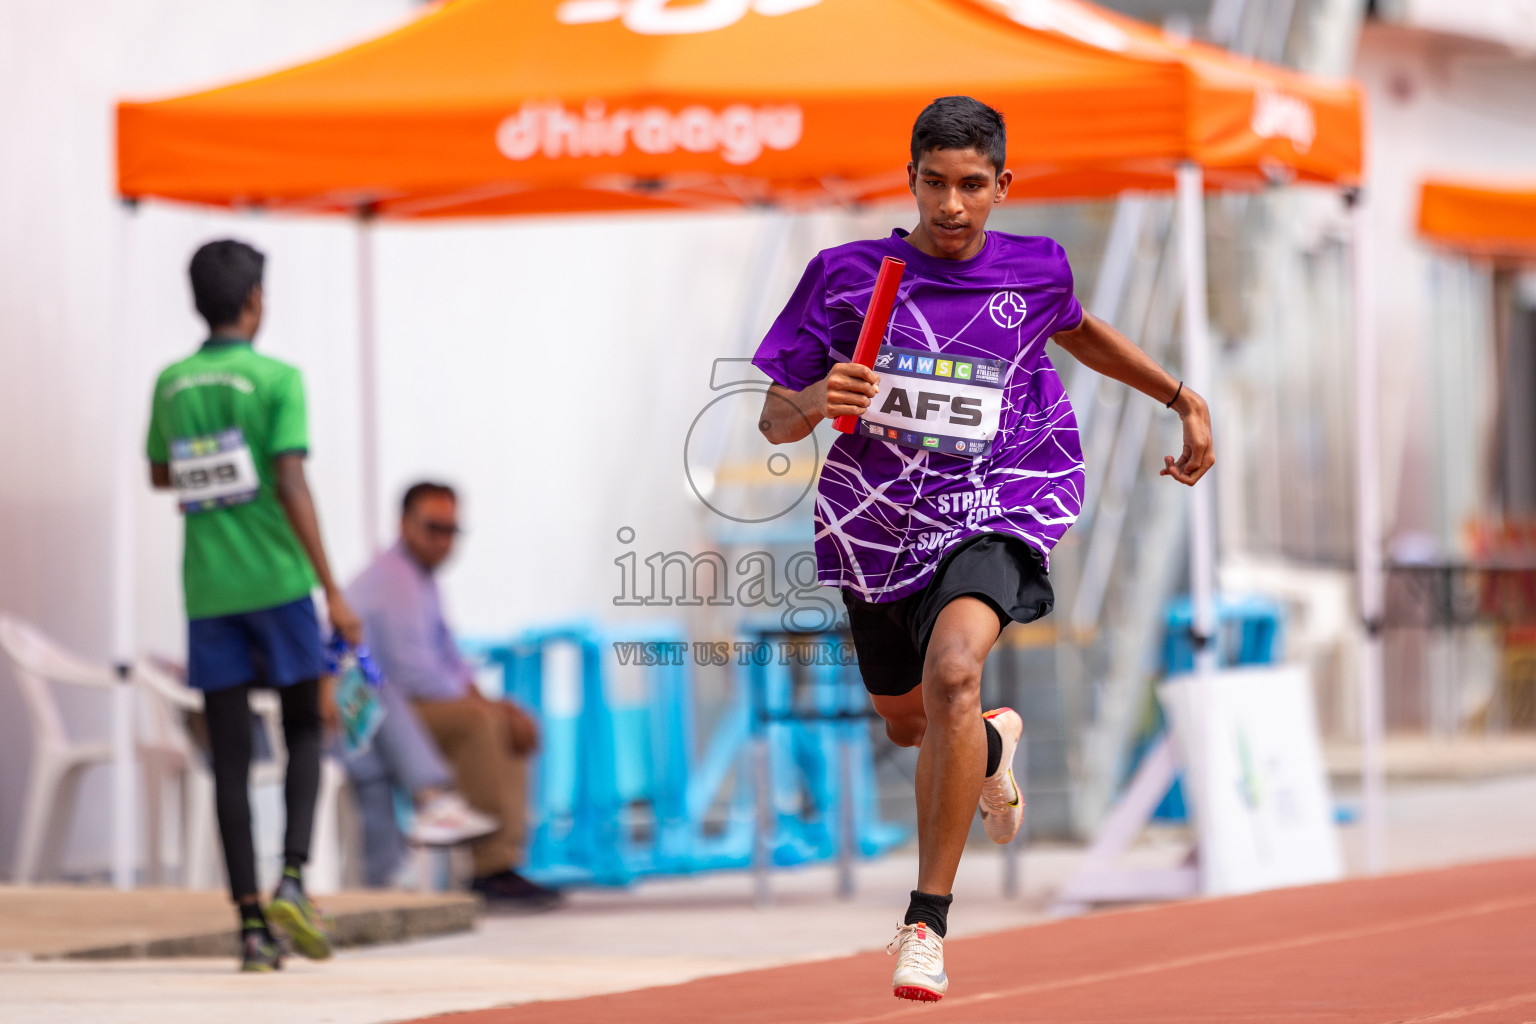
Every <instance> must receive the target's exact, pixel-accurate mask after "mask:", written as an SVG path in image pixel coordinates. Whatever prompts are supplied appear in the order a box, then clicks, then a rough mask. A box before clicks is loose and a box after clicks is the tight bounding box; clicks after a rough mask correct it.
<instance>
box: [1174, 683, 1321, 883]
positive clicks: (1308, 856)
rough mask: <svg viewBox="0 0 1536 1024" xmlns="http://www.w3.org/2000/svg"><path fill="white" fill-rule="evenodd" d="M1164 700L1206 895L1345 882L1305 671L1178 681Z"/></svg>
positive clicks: (1310, 690)
mask: <svg viewBox="0 0 1536 1024" xmlns="http://www.w3.org/2000/svg"><path fill="white" fill-rule="evenodd" d="M1197 687H1198V688H1199V690H1203V691H1204V692H1203V693H1200V696H1199V698H1198V700H1197V699H1196V693H1197ZM1158 698H1159V699H1160V700H1161V701H1162V704H1163V708H1164V710H1165V711H1166V712H1167V715H1168V721H1169V727H1170V731H1171V733H1172V735H1173V738H1174V743H1175V745H1176V746H1177V748H1178V749H1179V751H1180V753H1181V755H1182V757H1183V761H1184V765H1185V774H1184V791H1185V794H1186V797H1187V798H1188V799H1189V801H1190V804H1191V807H1192V810H1193V812H1194V817H1195V824H1196V828H1197V829H1198V831H1199V837H1200V874H1201V888H1202V890H1203V891H1204V892H1205V894H1206V895H1208V896H1215V895H1226V894H1231V893H1244V892H1257V891H1259V890H1261V889H1277V888H1281V887H1284V886H1289V885H1309V884H1312V883H1315V882H1331V881H1335V880H1337V879H1339V878H1342V877H1343V875H1344V862H1343V857H1342V856H1341V854H1340V852H1339V840H1338V833H1337V832H1336V831H1335V829H1334V824H1333V801H1332V798H1331V796H1330V795H1329V792H1328V779H1327V774H1326V770H1325V768H1324V765H1323V756H1322V750H1321V745H1320V743H1319V742H1318V734H1317V716H1316V714H1315V712H1314V710H1313V705H1312V685H1311V680H1310V679H1309V678H1308V675H1307V672H1306V670H1305V669H1304V668H1301V667H1299V666H1280V667H1264V668H1248V669H1232V670H1227V671H1223V672H1218V673H1215V674H1214V675H1213V676H1211V677H1210V679H1209V680H1208V681H1206V682H1205V683H1204V684H1201V683H1199V682H1197V680H1196V679H1195V677H1193V676H1178V677H1175V678H1174V679H1171V680H1170V681H1169V682H1168V683H1166V684H1165V685H1163V686H1161V687H1159V688H1158ZM1202 735H1203V736H1204V737H1205V739H1204V741H1203V742H1200V741H1194V740H1193V738H1194V737H1199V736H1202Z"/></svg>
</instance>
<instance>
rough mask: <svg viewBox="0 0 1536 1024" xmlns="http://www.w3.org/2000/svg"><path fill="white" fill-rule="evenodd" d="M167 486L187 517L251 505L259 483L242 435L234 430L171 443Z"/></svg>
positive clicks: (236, 429)
mask: <svg viewBox="0 0 1536 1024" xmlns="http://www.w3.org/2000/svg"><path fill="white" fill-rule="evenodd" d="M171 485H172V486H173V487H175V488H176V497H177V499H178V500H179V501H180V503H181V510H182V512H185V513H188V514H191V513H193V512H206V511H208V510H209V509H215V508H228V507H229V506H231V505H244V504H245V503H246V502H248V501H254V500H256V492H257V490H259V489H260V487H261V481H260V479H259V478H258V477H257V476H256V463H255V462H254V461H253V460H252V459H251V449H250V448H249V447H247V446H246V443H245V435H244V434H242V433H241V432H240V428H239V427H234V428H231V429H229V430H226V431H223V432H222V433H219V434H213V435H211V436H208V437H190V438H183V439H181V440H177V441H172V442H171Z"/></svg>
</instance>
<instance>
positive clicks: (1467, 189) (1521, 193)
mask: <svg viewBox="0 0 1536 1024" xmlns="http://www.w3.org/2000/svg"><path fill="white" fill-rule="evenodd" d="M1419 233H1420V234H1421V235H1423V236H1424V237H1425V238H1426V239H1428V240H1429V241H1430V242H1433V243H1434V244H1436V245H1440V246H1444V247H1446V248H1450V249H1458V250H1460V251H1462V252H1470V253H1474V254H1477V255H1481V256H1491V257H1494V258H1496V259H1510V260H1532V259H1536V186H1532V187H1529V188H1525V189H1516V188H1511V187H1503V188H1496V187H1485V186H1477V185H1467V184H1454V183H1451V182H1445V181H1427V182H1425V183H1424V188H1423V191H1422V192H1421V194H1420V196H1419Z"/></svg>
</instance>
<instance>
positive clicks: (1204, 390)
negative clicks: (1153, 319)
mask: <svg viewBox="0 0 1536 1024" xmlns="http://www.w3.org/2000/svg"><path fill="white" fill-rule="evenodd" d="M1178 206H1179V209H1178V216H1179V269H1180V277H1181V279H1182V282H1183V287H1184V299H1183V313H1184V315H1183V322H1184V382H1185V385H1186V386H1187V387H1189V388H1190V389H1191V390H1193V391H1195V392H1197V393H1198V394H1199V395H1200V396H1201V397H1202V398H1204V399H1205V400H1206V401H1207V402H1210V401H1212V400H1213V395H1214V389H1213V386H1212V385H1213V383H1214V381H1213V377H1214V375H1213V373H1212V371H1211V331H1210V320H1209V315H1208V313H1207V311H1206V265H1205V174H1204V172H1203V171H1202V170H1201V169H1200V168H1199V167H1198V166H1196V165H1195V164H1183V165H1181V166H1180V167H1179V172H1178ZM1190 493H1191V501H1192V505H1191V507H1190V526H1189V529H1190V545H1189V572H1190V595H1191V602H1192V604H1193V609H1192V610H1193V613H1194V614H1193V621H1192V627H1193V632H1194V643H1195V668H1196V671H1197V672H1199V673H1201V674H1205V673H1208V672H1211V671H1214V670H1215V668H1216V646H1215V636H1216V544H1215V516H1214V515H1213V512H1214V507H1213V503H1212V501H1211V497H1212V493H1211V484H1210V481H1209V480H1202V481H1201V484H1200V485H1199V486H1196V487H1194V488H1193V489H1192V490H1191V492H1190Z"/></svg>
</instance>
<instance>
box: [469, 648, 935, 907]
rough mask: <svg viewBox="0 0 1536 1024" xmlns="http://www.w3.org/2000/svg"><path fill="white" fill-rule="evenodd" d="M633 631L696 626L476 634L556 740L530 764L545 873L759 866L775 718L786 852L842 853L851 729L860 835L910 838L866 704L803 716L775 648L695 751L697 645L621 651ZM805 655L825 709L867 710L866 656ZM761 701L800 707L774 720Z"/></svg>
mask: <svg viewBox="0 0 1536 1024" xmlns="http://www.w3.org/2000/svg"><path fill="white" fill-rule="evenodd" d="M629 641H638V642H642V643H657V642H659V643H662V644H666V645H682V644H684V643H685V635H684V633H683V630H682V628H681V627H680V626H677V625H673V624H655V623H652V624H648V625H646V626H645V627H644V628H643V629H637V628H604V627H600V626H596V625H593V624H590V623H575V624H570V625H565V626H559V627H554V628H543V629H537V630H530V631H528V632H526V633H523V634H521V635H520V636H518V637H516V638H514V639H512V640H510V641H504V642H500V643H496V642H480V643H471V644H466V650H467V652H468V653H470V654H471V655H472V656H475V657H478V658H479V659H480V660H481V661H482V662H483V663H485V664H488V665H493V666H495V667H496V668H497V669H499V670H500V674H501V680H502V689H503V692H504V693H505V694H506V695H507V696H509V697H511V698H513V699H515V700H517V701H518V702H519V703H521V704H523V705H524V706H526V707H527V708H529V709H530V710H531V711H532V712H533V713H534V714H535V715H537V717H538V718H539V721H540V724H541V727H542V733H543V749H542V751H541V753H540V755H539V757H538V758H536V759H535V767H534V771H533V774H532V776H531V778H530V796H531V800H530V803H531V807H530V811H531V812H532V815H533V817H534V821H535V825H534V828H533V831H532V833H531V836H530V842H529V850H528V863H527V871H528V873H529V874H530V875H532V876H533V877H536V878H538V879H540V880H541V881H547V882H553V883H558V884H575V883H588V884H599V885H624V884H627V883H629V882H631V881H633V880H634V879H635V878H637V877H641V876H646V875H658V874H686V873H691V872H697V871H707V870H718V869H725V868H744V867H746V866H748V865H749V864H750V863H751V861H752V853H753V848H754V839H755V836H756V817H755V812H754V793H753V788H752V784H751V783H752V780H753V775H752V771H751V758H750V754H751V741H752V739H753V736H754V733H755V732H756V731H757V730H759V729H763V728H766V729H768V730H769V732H771V734H772V738H773V742H774V744H775V745H776V748H777V749H776V752H775V754H774V756H773V758H772V761H773V764H774V773H773V787H772V789H773V794H774V796H773V799H774V800H775V802H776V803H782V806H783V807H784V809H785V813H784V814H783V815H781V816H780V818H779V820H778V823H777V825H776V827H775V830H774V836H773V837H772V840H771V842H772V845H773V847H774V849H775V850H776V851H777V852H776V853H775V858H774V859H775V861H776V862H777V863H783V864H796V863H804V862H806V861H809V860H819V859H826V858H827V857H830V856H832V855H833V854H834V852H835V850H836V845H837V836H838V830H837V824H836V822H835V820H834V819H833V817H832V812H831V809H832V808H835V807H837V806H838V803H837V801H838V798H839V796H840V792H839V786H840V785H841V783H840V779H841V774H840V772H839V769H838V760H837V757H838V756H839V754H840V752H841V751H842V750H843V748H844V746H845V745H848V744H851V745H852V748H851V749H852V751H853V754H854V759H853V764H854V765H855V770H854V781H853V785H854V791H853V796H854V820H855V822H856V823H857V831H856V832H855V835H856V836H857V837H858V840H859V849H860V850H861V852H863V853H864V854H866V855H872V854H875V853H878V852H880V851H882V850H884V849H888V848H889V847H890V846H891V845H894V844H895V843H898V842H900V841H902V840H903V839H904V838H905V836H906V832H905V830H904V829H901V828H898V827H894V826H890V825H886V824H884V823H881V822H879V821H878V820H877V819H876V817H875V813H874V806H875V795H876V794H875V782H874V769H873V760H872V756H871V754H870V750H869V736H868V729H867V727H866V726H865V724H864V722H863V721H862V719H853V718H849V717H842V718H837V717H830V718H828V717H823V718H819V719H816V720H809V721H800V720H795V721H791V720H789V718H788V717H787V716H790V715H791V714H792V713H793V712H794V709H793V708H792V707H791V704H790V699H791V689H792V686H791V670H790V668H789V666H787V665H780V664H777V658H775V659H774V662H773V663H770V664H769V665H766V666H758V665H755V664H749V665H748V666H746V667H742V668H738V669H737V670H736V672H735V673H734V677H735V680H736V682H735V693H734V694H733V699H732V701H731V702H730V704H729V706H728V707H727V709H726V710H725V712H724V714H723V715H722V716H721V718H720V720H719V721H718V723H717V724H716V727H715V730H714V732H713V734H712V735H711V736H710V738H709V741H708V743H707V744H706V745H705V747H704V750H703V751H702V754H701V755H700V756H698V757H695V756H694V751H695V750H696V744H695V740H696V737H695V729H696V725H695V720H694V702H693V680H692V675H691V658H689V657H686V656H685V657H683V658H681V659H678V658H667V659H659V662H660V663H657V664H650V665H642V664H631V665H628V666H625V665H621V664H620V662H619V659H618V658H617V657H616V656H615V644H622V643H624V642H629ZM672 649H673V650H674V651H678V650H682V651H686V650H687V648H686V647H673V648H672ZM775 653H777V652H775ZM562 664H563V665H564V666H565V667H566V671H565V672H561V671H560V670H559V666H560V665H562ZM805 671H806V672H807V673H809V675H808V676H807V679H808V680H809V682H808V684H802V687H804V686H805V685H808V686H809V692H810V694H811V700H812V704H813V707H814V709H815V710H816V711H817V713H818V714H824V715H825V714H830V715H833V716H837V715H847V714H852V713H853V712H852V711H851V710H850V709H852V708H854V706H855V705H854V704H851V703H849V702H850V701H856V703H857V707H858V709H859V710H860V711H862V708H863V707H864V706H865V698H864V691H863V688H862V686H860V685H858V682H857V677H856V675H854V676H852V677H851V682H852V684H853V685H852V686H850V685H849V684H850V677H849V675H848V673H849V672H850V671H854V672H856V670H853V669H851V668H846V667H840V666H835V665H834V666H814V667H810V668H807V669H806V670H805ZM625 684H628V685H625ZM754 708H757V709H759V710H764V709H771V711H770V713H771V714H772V715H774V716H786V717H785V718H784V720H783V721H779V720H777V718H776V719H775V721H773V722H772V723H771V724H766V725H765V724H764V723H765V721H766V720H765V719H764V718H763V716H762V715H761V714H758V715H754V714H753V710H754ZM802 717H803V716H802ZM808 808H809V809H811V810H810V812H808V810H807V809H808ZM712 814H713V815H714V817H713V820H711V815H712Z"/></svg>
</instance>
